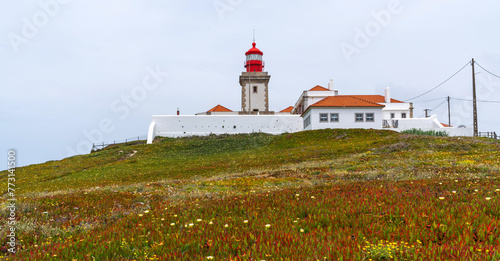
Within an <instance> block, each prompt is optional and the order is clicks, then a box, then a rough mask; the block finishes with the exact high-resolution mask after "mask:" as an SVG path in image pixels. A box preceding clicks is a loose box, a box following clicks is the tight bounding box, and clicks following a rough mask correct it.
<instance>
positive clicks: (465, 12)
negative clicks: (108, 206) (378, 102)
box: [0, 0, 500, 169]
mask: <svg viewBox="0 0 500 261" xmlns="http://www.w3.org/2000/svg"><path fill="white" fill-rule="evenodd" d="M499 12H500V2H499V1H496V0H485V1H467V0H453V1H452V0H440V1H436V0H420V1H419V0H408V1H405V0H401V1H396V0H370V1H367V0H364V1H360V0H353V1H326V0H323V1H295V0H293V1H290V0H288V1H269V0H268V1H263V0H252V1H250V0H207V1H200V0H197V1H194V0H183V1H169V0H120V1H118V0H109V1H97V0H85V1H83V0H41V1H1V2H0V36H1V37H0V57H1V59H0V76H1V77H0V86H1V94H0V148H1V150H0V151H2V152H3V153H4V156H1V155H0V158H1V159H2V160H1V161H0V163H1V164H2V165H1V166H0V169H6V168H7V167H6V158H7V150H8V149H9V148H14V149H16V150H17V153H18V156H19V160H18V164H19V165H28V164H34V163H41V162H45V161H48V160H58V159H62V158H64V157H67V156H70V155H72V154H75V153H78V152H82V151H87V149H89V148H88V145H89V144H90V143H91V141H92V140H101V141H102V140H103V141H105V142H110V141H111V142H112V141H113V140H122V139H125V138H131V137H137V136H140V137H141V138H145V135H146V134H147V129H148V125H149V123H150V120H151V115H157V114H175V113H176V109H177V108H179V109H180V112H181V114H188V115H189V114H195V113H197V112H201V111H206V110H208V109H210V108H212V107H213V106H215V105H217V104H221V105H223V106H226V107H228V108H230V109H232V110H239V109H240V106H241V96H240V95H241V89H240V85H239V83H238V79H239V78H238V77H239V75H240V74H241V72H242V71H244V67H243V62H244V60H245V56H244V53H245V52H246V51H247V50H248V49H249V48H250V47H251V43H252V30H253V29H255V32H256V42H257V47H258V48H260V49H261V50H262V51H263V52H264V60H265V62H266V67H265V70H266V71H268V72H269V74H270V75H271V81H270V83H269V87H270V90H269V92H270V93H269V96H270V97H269V98H270V109H272V110H281V109H284V108H286V107H287V106H290V105H293V104H294V103H295V102H296V100H297V99H298V97H299V95H300V94H301V92H302V91H303V90H306V89H310V88H311V87H314V86H315V85H322V86H325V87H326V86H327V84H328V82H329V79H330V78H333V79H334V83H335V89H338V90H339V92H340V94H383V90H384V88H385V87H386V86H390V87H391V92H392V97H393V98H395V99H400V100H406V99H410V98H412V97H415V96H417V95H419V94H422V93H424V92H425V91H427V90H429V89H431V88H433V87H435V86H437V85H438V84H440V83H441V82H443V81H444V80H446V79H447V78H448V77H450V76H451V75H452V74H454V73H455V72H457V71H458V70H459V69H460V68H462V67H463V66H465V65H466V64H467V63H468V62H469V61H470V60H471V58H475V59H476V61H477V62H478V63H479V64H480V65H482V66H483V67H484V68H485V69H487V70H489V71H490V72H492V73H495V74H497V75H500V52H499V48H500V34H499V33H498V31H499V28H498V26H499V25H500V16H499V15H498V13H499ZM476 72H478V74H477V81H478V98H479V99H481V100H491V101H498V100H500V79H498V78H494V77H493V76H491V75H490V74H488V73H487V72H485V71H483V70H482V69H480V68H477V67H476ZM471 82H472V72H471V66H470V65H469V66H466V67H465V68H464V69H463V71H461V72H460V73H459V74H457V76H455V77H454V78H452V79H451V80H450V81H448V82H447V83H446V84H444V85H442V86H441V87H439V88H437V89H436V90H434V91H432V92H430V93H429V94H427V95H425V96H422V97H420V98H418V99H416V100H414V102H415V117H421V116H423V114H424V112H423V110H424V109H433V108H434V107H436V106H437V105H439V104H441V103H442V102H443V101H444V97H446V96H451V97H452V103H451V106H452V125H455V126H456V125H461V124H463V125H466V126H468V127H471V125H472V112H471V107H472V103H471V102H467V101H459V100H453V98H455V99H456V98H460V99H470V98H471V94H472V87H471V86H472V84H471ZM428 100H433V101H428ZM419 101H424V102H419ZM425 101H428V102H425ZM478 108H479V112H478V115H479V129H480V131H497V132H500V126H499V125H500V124H499V123H498V119H499V116H498V114H497V111H498V110H499V109H500V104H498V103H479V106H478ZM432 113H433V114H437V115H438V117H439V118H440V120H441V121H442V122H444V123H447V122H448V120H447V106H446V104H442V105H441V106H438V107H437V108H435V110H434V111H432ZM100 125H101V126H100ZM103 130H105V131H104V132H106V133H104V132H103Z"/></svg>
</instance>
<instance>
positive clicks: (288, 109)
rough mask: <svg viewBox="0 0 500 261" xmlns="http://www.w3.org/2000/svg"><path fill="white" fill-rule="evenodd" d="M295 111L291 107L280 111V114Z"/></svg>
mask: <svg viewBox="0 0 500 261" xmlns="http://www.w3.org/2000/svg"><path fill="white" fill-rule="evenodd" d="M292 110H293V106H290V107H286V109H284V110H282V111H280V112H292Z"/></svg>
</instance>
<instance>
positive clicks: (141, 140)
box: [91, 136, 148, 152]
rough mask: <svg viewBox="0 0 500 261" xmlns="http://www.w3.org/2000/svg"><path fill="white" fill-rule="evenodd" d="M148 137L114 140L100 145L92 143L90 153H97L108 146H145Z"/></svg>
mask: <svg viewBox="0 0 500 261" xmlns="http://www.w3.org/2000/svg"><path fill="white" fill-rule="evenodd" d="M147 138H148V137H147V136H137V139H136V138H135V137H134V138H128V139H124V140H114V141H113V143H105V142H103V143H100V144H97V143H92V150H91V152H94V151H98V150H102V149H104V148H106V147H107V146H109V145H117V144H130V145H132V144H133V145H136V144H146V139H147Z"/></svg>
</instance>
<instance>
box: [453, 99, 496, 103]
mask: <svg viewBox="0 0 500 261" xmlns="http://www.w3.org/2000/svg"><path fill="white" fill-rule="evenodd" d="M450 99H452V100H457V101H468V102H472V100H467V99H460V98H450ZM476 102H490V103H500V101H487V100H476Z"/></svg>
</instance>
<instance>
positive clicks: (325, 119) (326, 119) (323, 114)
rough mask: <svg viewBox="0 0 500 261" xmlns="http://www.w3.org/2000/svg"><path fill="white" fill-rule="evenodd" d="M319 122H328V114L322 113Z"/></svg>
mask: <svg viewBox="0 0 500 261" xmlns="http://www.w3.org/2000/svg"><path fill="white" fill-rule="evenodd" d="M319 122H328V113H320V114H319Z"/></svg>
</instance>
